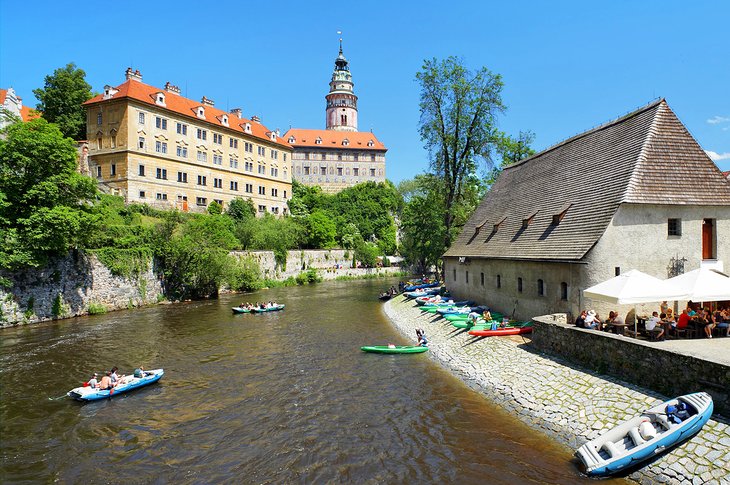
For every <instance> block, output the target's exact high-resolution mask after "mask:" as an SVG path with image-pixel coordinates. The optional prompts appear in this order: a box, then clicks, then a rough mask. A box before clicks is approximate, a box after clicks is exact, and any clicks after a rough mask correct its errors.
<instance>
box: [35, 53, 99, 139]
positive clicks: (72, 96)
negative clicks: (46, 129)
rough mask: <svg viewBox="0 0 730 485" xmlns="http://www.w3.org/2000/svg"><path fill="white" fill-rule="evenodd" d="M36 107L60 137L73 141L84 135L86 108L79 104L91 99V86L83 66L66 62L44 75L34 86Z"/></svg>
mask: <svg viewBox="0 0 730 485" xmlns="http://www.w3.org/2000/svg"><path fill="white" fill-rule="evenodd" d="M33 94H35V97H36V98H38V101H39V102H38V105H37V106H36V109H37V110H38V111H40V112H41V113H42V116H43V118H45V119H46V120H48V121H50V122H51V123H56V124H57V125H58V127H59V128H60V129H61V132H62V133H63V136H66V137H69V138H73V139H74V140H83V139H85V138H86V110H85V109H84V107H83V106H82V104H83V103H84V102H86V101H88V100H89V99H91V98H92V96H93V95H92V93H91V85H90V84H89V83H87V82H86V73H85V72H84V70H83V69H79V68H77V67H76V64H74V63H70V64H67V65H66V67H61V68H58V69H56V70H55V71H53V74H52V75H49V76H46V78H45V84H44V86H43V87H42V88H39V89H34V90H33Z"/></svg>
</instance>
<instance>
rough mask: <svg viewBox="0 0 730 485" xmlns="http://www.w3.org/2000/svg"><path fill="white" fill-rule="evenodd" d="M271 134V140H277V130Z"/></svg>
mask: <svg viewBox="0 0 730 485" xmlns="http://www.w3.org/2000/svg"><path fill="white" fill-rule="evenodd" d="M269 136H271V141H276V132H275V131H272V132H271V135H269Z"/></svg>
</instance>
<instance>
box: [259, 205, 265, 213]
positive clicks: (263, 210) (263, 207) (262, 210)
mask: <svg viewBox="0 0 730 485" xmlns="http://www.w3.org/2000/svg"><path fill="white" fill-rule="evenodd" d="M264 212H266V206H265V205H259V213H264Z"/></svg>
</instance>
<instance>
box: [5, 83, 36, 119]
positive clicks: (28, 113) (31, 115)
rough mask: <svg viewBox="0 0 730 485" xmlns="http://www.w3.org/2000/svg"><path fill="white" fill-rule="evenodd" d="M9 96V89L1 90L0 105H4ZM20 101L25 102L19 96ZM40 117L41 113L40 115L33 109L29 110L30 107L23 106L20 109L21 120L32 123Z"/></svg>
mask: <svg viewBox="0 0 730 485" xmlns="http://www.w3.org/2000/svg"><path fill="white" fill-rule="evenodd" d="M7 95H8V90H7V89H2V88H0V105H2V104H3V103H4V102H5V98H6V97H7ZM18 99H19V100H21V101H22V100H23V99H22V98H21V97H20V96H18ZM39 116H40V113H38V112H37V111H36V110H34V109H33V108H29V107H28V106H23V107H22V108H20V119H22V120H23V121H30V120H32V119H35V118H38V117H39Z"/></svg>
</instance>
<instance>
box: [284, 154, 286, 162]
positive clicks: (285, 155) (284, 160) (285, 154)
mask: <svg viewBox="0 0 730 485" xmlns="http://www.w3.org/2000/svg"><path fill="white" fill-rule="evenodd" d="M284 161H285V162H286V153H284Z"/></svg>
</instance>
